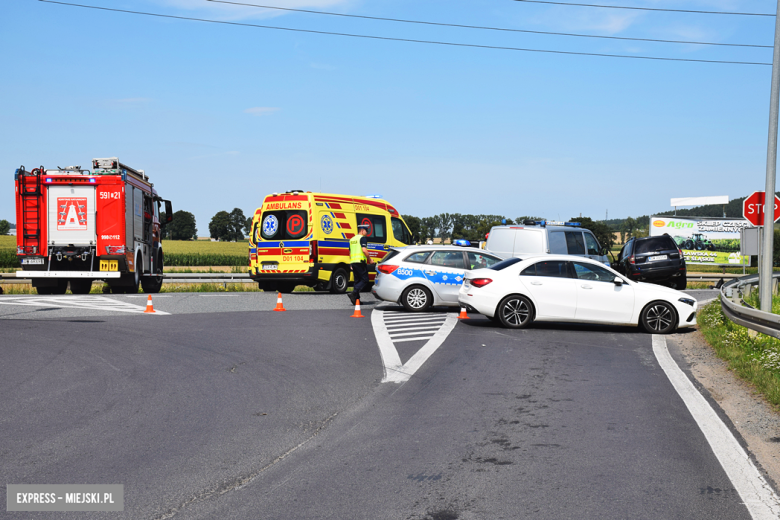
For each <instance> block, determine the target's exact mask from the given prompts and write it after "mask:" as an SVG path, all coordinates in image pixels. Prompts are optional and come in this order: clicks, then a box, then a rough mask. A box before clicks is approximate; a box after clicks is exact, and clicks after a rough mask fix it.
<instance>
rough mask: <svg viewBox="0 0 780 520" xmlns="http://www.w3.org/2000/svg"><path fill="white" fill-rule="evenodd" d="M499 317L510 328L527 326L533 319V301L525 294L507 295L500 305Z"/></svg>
mask: <svg viewBox="0 0 780 520" xmlns="http://www.w3.org/2000/svg"><path fill="white" fill-rule="evenodd" d="M498 319H499V321H501V324H502V325H503V326H504V327H508V328H510V329H522V328H523V327H527V326H528V325H529V324H530V323H531V321H532V320H533V310H532V307H531V302H530V301H529V300H528V298H526V297H525V296H507V297H506V298H504V299H503V300H501V303H500V304H499V305H498Z"/></svg>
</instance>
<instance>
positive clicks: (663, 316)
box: [642, 302, 677, 334]
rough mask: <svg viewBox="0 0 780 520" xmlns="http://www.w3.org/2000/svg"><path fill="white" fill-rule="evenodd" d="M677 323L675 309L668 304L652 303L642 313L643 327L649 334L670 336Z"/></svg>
mask: <svg viewBox="0 0 780 520" xmlns="http://www.w3.org/2000/svg"><path fill="white" fill-rule="evenodd" d="M676 321H677V317H676V315H675V312H674V309H672V307H671V306H670V305H669V304H668V303H664V302H655V303H651V304H650V305H648V306H647V307H645V310H644V311H642V325H644V327H645V330H647V331H648V332H652V333H655V334H668V333H670V332H672V331H673V330H674V328H675V324H676V323H675V322H676Z"/></svg>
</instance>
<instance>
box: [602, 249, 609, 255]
mask: <svg viewBox="0 0 780 520" xmlns="http://www.w3.org/2000/svg"><path fill="white" fill-rule="evenodd" d="M608 254H609V248H608V247H602V248H601V256H607V255H608Z"/></svg>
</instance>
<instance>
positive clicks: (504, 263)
mask: <svg viewBox="0 0 780 520" xmlns="http://www.w3.org/2000/svg"><path fill="white" fill-rule="evenodd" d="M522 261H523V259H522V258H517V257H515V258H507V259H506V260H503V261H501V262H498V263H497V264H493V265H491V266H490V267H488V269H492V270H494V271H500V270H502V269H505V268H507V267H509V266H510V265H514V264H516V263H517V262H522Z"/></svg>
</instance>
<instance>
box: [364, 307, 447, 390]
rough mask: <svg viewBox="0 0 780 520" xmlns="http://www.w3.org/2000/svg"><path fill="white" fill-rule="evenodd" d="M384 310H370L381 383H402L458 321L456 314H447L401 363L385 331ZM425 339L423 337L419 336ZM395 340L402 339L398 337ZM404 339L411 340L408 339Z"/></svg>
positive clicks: (445, 337)
mask: <svg viewBox="0 0 780 520" xmlns="http://www.w3.org/2000/svg"><path fill="white" fill-rule="evenodd" d="M383 317H384V311H380V310H376V309H374V310H372V311H371V326H372V327H373V329H374V336H375V337H376V342H377V345H379V353H380V355H381V356H382V368H383V369H384V374H385V375H384V377H383V378H382V382H383V383H403V382H405V381H408V380H409V378H410V377H412V376H413V375H414V373H415V372H417V370H418V369H419V368H420V367H421V366H422V365H423V363H425V361H427V360H428V358H429V357H431V355H432V354H433V353H434V352H436V349H438V348H439V347H440V346H441V344H442V343H444V340H445V339H447V336H448V335H449V333H450V332H452V329H454V328H455V325H457V323H458V317H457V315H456V314H451V313H448V314H447V319H446V320H445V321H444V324H443V325H442V326H441V328H440V329H439V330H438V331H436V333H435V334H434V335H433V336H432V337H431V339H429V340H428V342H427V343H426V344H425V345H423V346H422V348H421V349H420V350H418V351H417V353H416V354H415V355H413V356H412V357H411V358H409V360H408V361H407V362H406V363H404V364H401V357H400V356H399V355H398V351H397V350H396V349H395V345H393V340H392V338H391V337H390V333H389V332H388V331H387V328H386V327H385V323H384V319H383ZM421 339H425V338H421ZM397 341H399V342H400V341H404V340H403V339H399V340H397ZM406 341H413V340H411V339H408V340H406Z"/></svg>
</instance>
